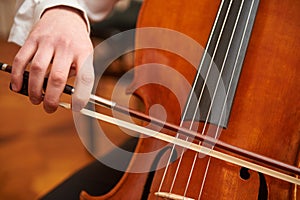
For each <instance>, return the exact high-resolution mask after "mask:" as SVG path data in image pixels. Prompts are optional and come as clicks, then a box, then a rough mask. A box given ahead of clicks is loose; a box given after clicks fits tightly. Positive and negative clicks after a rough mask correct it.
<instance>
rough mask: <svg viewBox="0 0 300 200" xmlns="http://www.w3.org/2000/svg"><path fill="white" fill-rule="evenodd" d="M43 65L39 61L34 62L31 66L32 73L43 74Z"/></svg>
mask: <svg viewBox="0 0 300 200" xmlns="http://www.w3.org/2000/svg"><path fill="white" fill-rule="evenodd" d="M42 66H43V65H42V63H41V62H39V61H34V62H33V63H32V64H31V66H30V70H31V71H32V72H42V71H43V67H42Z"/></svg>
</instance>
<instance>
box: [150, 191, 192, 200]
mask: <svg viewBox="0 0 300 200" xmlns="http://www.w3.org/2000/svg"><path fill="white" fill-rule="evenodd" d="M155 196H157V197H162V198H165V199H171V200H195V199H193V198H189V197H184V196H181V195H178V194H172V193H168V192H155Z"/></svg>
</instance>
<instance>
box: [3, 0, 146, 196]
mask: <svg viewBox="0 0 300 200" xmlns="http://www.w3.org/2000/svg"><path fill="white" fill-rule="evenodd" d="M140 5H141V2H140V1H137V2H136V1H133V3H132V2H131V3H129V2H128V1H121V2H120V5H118V7H117V8H116V9H115V10H114V11H113V14H112V15H111V16H109V17H108V19H107V20H105V21H103V22H101V23H98V24H94V25H93V26H92V30H93V32H92V38H93V41H94V44H95V45H96V44H98V43H99V42H101V41H102V40H104V39H105V38H107V37H109V36H111V35H112V34H115V33H117V32H120V31H123V30H126V29H130V28H133V27H134V26H135V22H136V16H137V14H138V11H139V8H140ZM15 7H16V1H15V0H0V62H3V63H7V64H12V61H13V58H14V56H15V54H16V53H17V51H18V49H19V47H18V46H17V45H15V44H12V43H8V42H7V37H8V34H9V30H10V27H11V25H12V22H13V16H14V13H15ZM132 63H133V62H132V54H128V55H124V56H122V57H120V58H119V59H117V60H116V61H115V62H114V63H112V65H111V67H110V68H109V69H108V71H107V73H106V74H105V76H104V77H103V79H101V82H100V84H101V85H102V86H101V90H99V91H98V95H100V96H102V97H105V98H108V99H109V98H110V96H111V91H112V90H113V88H114V85H115V83H116V81H117V80H118V78H119V77H120V76H121V75H122V74H123V73H124V72H125V71H127V70H128V69H130V68H131V67H132V65H133V64H132ZM9 82H10V76H9V74H7V73H4V72H1V71H0V113H1V114H0V163H1V165H0V199H14V200H21V199H22V200H26V199H37V198H38V197H39V196H41V195H43V194H45V193H46V192H47V191H49V190H51V189H52V188H53V187H55V186H56V185H57V184H58V183H60V182H61V181H63V180H64V179H65V178H67V177H68V176H70V175H71V174H73V173H74V172H76V171H77V170H78V169H80V168H82V167H84V166H85V165H87V164H88V163H90V162H92V161H93V160H94V157H93V156H91V154H90V153H89V152H88V151H87V150H86V148H85V147H84V145H83V144H82V142H81V140H80V138H79V136H78V134H77V132H76V129H75V126H74V122H73V117H72V112H71V111H69V110H64V109H62V108H59V109H58V110H57V112H55V113H54V114H47V113H46V112H45V111H44V110H43V107H42V105H39V106H34V105H32V104H31V103H30V102H29V99H28V98H27V97H25V96H22V95H19V94H15V93H13V92H11V91H10V90H9ZM70 83H72V80H71V81H70ZM129 83H130V80H128V82H124V85H123V90H124V92H123V93H121V94H120V97H119V100H118V101H119V103H121V104H122V102H123V101H124V102H126V101H127V100H128V98H131V100H130V101H131V102H132V107H133V108H139V107H140V101H139V100H138V99H135V98H134V97H130V96H128V95H126V94H125V89H126V86H127V85H128V84H129ZM63 98H64V99H66V101H68V100H70V97H68V96H66V97H63ZM101 127H105V128H104V129H107V130H109V134H111V137H110V138H112V140H114V143H116V144H122V143H123V142H125V141H126V140H127V139H128V138H129V136H128V135H125V134H122V133H120V130H119V129H118V128H116V127H111V125H107V124H102V125H101ZM86 135H87V136H86V138H87V139H89V138H93V136H92V135H93V130H92V128H91V127H90V128H88V129H87V131H86ZM88 142H89V143H90V145H91V146H92V147H93V151H95V153H96V154H98V155H100V156H101V155H102V154H105V153H107V152H108V151H110V149H105V148H104V147H103V146H102V144H101V141H93V140H91V141H88Z"/></svg>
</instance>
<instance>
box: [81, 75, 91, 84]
mask: <svg viewBox="0 0 300 200" xmlns="http://www.w3.org/2000/svg"><path fill="white" fill-rule="evenodd" d="M79 79H80V82H81V83H83V84H84V85H91V84H93V83H94V74H93V73H82V74H81V75H80V77H79Z"/></svg>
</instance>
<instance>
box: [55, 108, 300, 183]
mask: <svg viewBox="0 0 300 200" xmlns="http://www.w3.org/2000/svg"><path fill="white" fill-rule="evenodd" d="M59 106H61V107H63V108H65V109H71V104H70V103H64V102H60V103H59ZM80 113H81V114H83V115H86V116H89V117H92V118H94V119H98V120H101V121H105V122H108V123H110V124H114V125H117V126H119V127H123V128H126V129H129V130H132V131H135V132H138V133H142V134H145V135H147V136H150V137H153V138H156V139H159V140H161V141H165V142H168V143H174V144H176V145H178V146H180V147H184V148H186V149H190V150H192V151H197V152H199V153H203V154H206V155H208V156H212V157H214V158H217V159H220V160H223V161H226V162H229V163H232V164H235V165H238V166H241V167H246V168H248V169H251V170H254V171H258V172H261V173H264V174H266V175H269V176H272V177H274V178H277V179H280V180H283V181H286V182H289V183H293V184H296V185H300V180H299V178H298V177H294V176H292V175H288V174H284V173H282V172H279V171H276V170H274V169H270V168H267V167H264V166H262V165H259V164H255V163H252V162H250V161H247V160H244V159H241V158H238V157H235V156H232V155H229V154H226V153H223V152H220V151H216V150H214V149H211V148H207V147H203V146H201V145H198V144H195V143H190V142H186V141H184V140H183V139H180V138H176V137H174V136H171V135H167V134H164V133H161V132H158V131H155V130H152V129H149V128H147V127H144V126H140V125H137V124H133V123H130V122H127V121H124V120H121V119H117V118H114V117H111V116H108V115H104V114H101V113H98V112H95V111H93V110H89V109H86V108H83V109H82V110H80Z"/></svg>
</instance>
